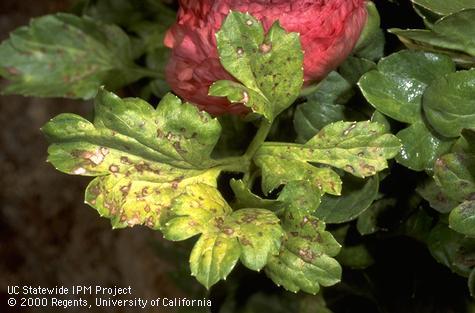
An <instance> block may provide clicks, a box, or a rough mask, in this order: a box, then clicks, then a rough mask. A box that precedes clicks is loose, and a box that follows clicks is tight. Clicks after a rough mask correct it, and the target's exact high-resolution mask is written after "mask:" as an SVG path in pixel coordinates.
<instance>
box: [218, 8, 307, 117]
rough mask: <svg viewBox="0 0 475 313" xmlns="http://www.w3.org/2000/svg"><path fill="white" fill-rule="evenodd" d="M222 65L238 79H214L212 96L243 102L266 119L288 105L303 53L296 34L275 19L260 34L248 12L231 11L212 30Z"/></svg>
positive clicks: (299, 76)
mask: <svg viewBox="0 0 475 313" xmlns="http://www.w3.org/2000/svg"><path fill="white" fill-rule="evenodd" d="M216 40H217V45H218V51H219V55H220V60H221V63H222V65H223V67H224V68H225V69H226V70H227V71H228V72H229V73H230V74H231V75H233V76H234V77H235V78H236V79H237V80H238V81H239V82H240V83H237V82H232V81H218V82H216V83H214V84H213V85H212V86H211V87H210V90H209V93H210V95H212V96H222V97H227V98H228V99H229V101H231V102H232V103H243V104H244V105H246V106H248V107H250V108H251V109H252V110H253V111H254V112H256V113H259V114H261V115H264V117H265V118H267V119H268V120H274V118H275V117H276V116H277V115H278V114H279V113H281V112H282V111H283V110H285V109H286V108H287V107H288V106H290V105H291V104H292V103H293V102H294V100H295V99H296V98H297V96H298V95H299V92H300V89H301V87H302V84H303V67H302V62H303V53H302V50H301V45H300V40H299V36H298V34H296V33H286V32H285V30H284V29H283V28H282V27H280V25H279V23H278V22H276V23H275V24H274V25H273V26H272V27H271V28H270V30H269V31H268V33H267V34H266V35H264V29H263V27H262V25H261V23H260V22H259V21H258V20H256V19H255V18H253V17H252V16H251V15H249V14H247V13H246V14H244V13H238V12H231V13H229V15H228V16H227V18H226V20H225V21H224V23H223V25H222V27H221V30H220V31H219V32H217V33H216Z"/></svg>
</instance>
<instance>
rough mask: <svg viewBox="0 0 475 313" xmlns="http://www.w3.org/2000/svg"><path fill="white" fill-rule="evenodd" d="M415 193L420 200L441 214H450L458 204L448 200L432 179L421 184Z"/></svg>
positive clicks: (450, 199)
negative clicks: (422, 199)
mask: <svg viewBox="0 0 475 313" xmlns="http://www.w3.org/2000/svg"><path fill="white" fill-rule="evenodd" d="M416 191H417V193H418V194H419V195H420V196H421V197H422V198H424V199H425V200H427V201H428V202H429V204H430V206H431V207H432V208H433V209H435V210H437V211H438V212H440V213H443V214H444V213H448V212H450V211H451V210H452V209H453V208H455V207H456V206H457V204H458V202H457V201H455V200H454V199H452V198H450V197H449V196H448V195H447V194H446V192H445V191H444V189H442V188H441V187H440V186H439V185H437V183H436V182H435V180H433V179H427V180H426V181H424V182H422V184H420V185H419V186H418V187H417V189H416Z"/></svg>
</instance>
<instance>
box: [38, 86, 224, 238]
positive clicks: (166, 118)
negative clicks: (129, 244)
mask: <svg viewBox="0 0 475 313" xmlns="http://www.w3.org/2000/svg"><path fill="white" fill-rule="evenodd" d="M95 111H96V116H95V119H94V123H91V122H89V121H87V120H85V119H83V118H82V117H79V116H77V115H74V114H61V115H59V116H57V117H55V118H54V119H52V120H51V121H50V122H49V123H48V124H46V125H45V126H44V127H43V132H44V133H45V135H46V136H47V137H48V139H49V140H50V141H51V142H52V145H51V146H50V147H49V149H48V152H49V157H48V161H49V162H51V163H52V164H53V165H54V166H55V167H56V168H57V169H58V170H60V171H62V172H65V173H69V174H76V175H87V176H98V177H97V178H95V179H94V180H93V181H92V182H91V183H90V185H89V186H88V188H87V192H86V202H87V203H88V204H90V205H91V206H92V207H94V208H95V209H97V210H98V212H99V213H100V214H101V215H103V216H106V217H108V218H110V219H111V222H112V225H113V227H115V228H122V227H126V226H133V225H136V224H145V225H147V226H149V227H151V228H155V229H159V228H161V226H162V225H161V224H162V223H161V218H162V216H166V215H167V212H168V211H169V210H170V208H171V207H173V206H174V205H178V206H180V205H184V206H189V205H191V204H187V203H177V202H176V201H177V200H178V199H179V198H180V197H185V196H187V195H188V194H189V193H193V194H195V195H196V197H197V200H196V201H197V202H198V203H200V204H201V205H202V206H203V207H207V206H209V205H210V204H206V199H208V198H209V197H210V196H214V195H216V194H219V192H218V191H217V189H216V178H217V176H218V174H219V171H220V170H219V169H213V168H211V165H212V164H213V163H214V161H213V160H211V159H210V157H209V155H210V153H211V151H212V149H213V147H214V145H215V144H216V142H217V140H218V136H219V133H220V125H219V122H218V121H217V120H215V119H212V118H211V117H210V116H209V115H208V114H207V113H204V112H200V111H198V109H196V108H195V107H194V106H192V105H190V104H182V103H181V101H180V100H179V99H178V98H176V97H175V96H172V95H167V96H165V97H164V98H163V99H162V101H161V103H160V105H159V106H158V108H157V109H156V110H155V109H154V108H153V107H152V106H150V105H149V104H148V103H146V102H145V101H143V100H140V99H124V100H122V99H120V98H118V97H117V96H116V95H114V94H112V93H109V92H106V91H104V90H101V91H100V92H99V94H98V96H97V98H96V103H95ZM200 197H202V198H203V200H200Z"/></svg>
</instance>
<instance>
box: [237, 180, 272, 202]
mask: <svg viewBox="0 0 475 313" xmlns="http://www.w3.org/2000/svg"><path fill="white" fill-rule="evenodd" d="M229 185H230V186H231V189H232V190H233V192H234V195H235V196H236V200H235V202H234V207H236V208H254V207H255V208H263V209H269V210H271V209H272V208H274V207H275V206H276V204H277V201H276V200H269V199H263V198H261V197H259V196H258V195H256V194H254V193H252V191H251V190H249V188H247V187H246V184H245V183H244V181H242V180H235V179H231V181H230V182H229Z"/></svg>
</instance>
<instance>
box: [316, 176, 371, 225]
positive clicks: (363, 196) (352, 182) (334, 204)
mask: <svg viewBox="0 0 475 313" xmlns="http://www.w3.org/2000/svg"><path fill="white" fill-rule="evenodd" d="M378 187H379V179H378V176H377V175H375V176H373V177H370V178H368V179H361V178H357V177H353V176H348V175H347V176H345V178H344V179H343V190H342V195H341V196H330V195H325V196H324V197H323V198H322V203H321V204H320V206H319V207H318V209H317V211H316V212H315V214H314V215H315V216H316V217H317V218H318V219H321V220H323V221H325V222H326V223H332V224H333V223H345V222H348V221H351V220H353V219H355V218H357V217H358V216H359V215H360V214H361V213H363V212H364V211H365V210H366V209H368V207H369V206H370V205H371V203H373V201H374V200H375V199H376V196H377V195H378Z"/></svg>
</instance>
